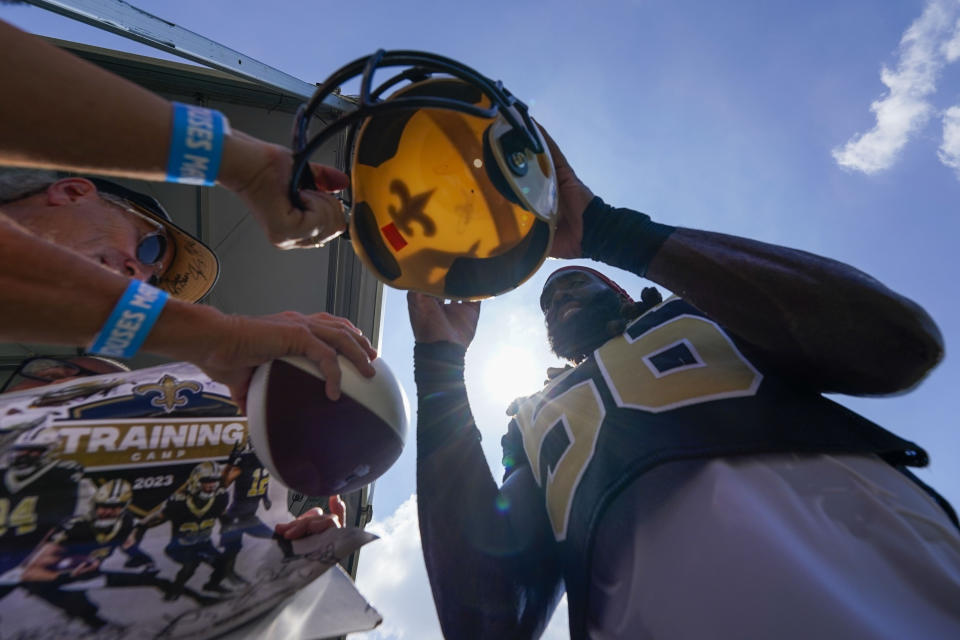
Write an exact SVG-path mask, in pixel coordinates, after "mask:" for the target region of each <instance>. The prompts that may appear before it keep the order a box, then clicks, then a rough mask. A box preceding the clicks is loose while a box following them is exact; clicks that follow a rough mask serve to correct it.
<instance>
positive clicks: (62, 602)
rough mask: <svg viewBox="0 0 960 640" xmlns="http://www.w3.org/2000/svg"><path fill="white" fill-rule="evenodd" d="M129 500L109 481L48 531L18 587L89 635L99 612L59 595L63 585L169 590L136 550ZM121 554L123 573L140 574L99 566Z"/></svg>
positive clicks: (79, 596) (71, 593)
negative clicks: (97, 582)
mask: <svg viewBox="0 0 960 640" xmlns="http://www.w3.org/2000/svg"><path fill="white" fill-rule="evenodd" d="M132 500H133V489H132V487H131V486H130V483H129V482H127V481H126V480H123V479H114V480H108V481H107V482H105V483H104V484H102V485H101V486H100V487H99V488H98V489H97V490H96V492H95V493H94V495H93V499H92V502H91V507H90V511H89V512H88V513H87V514H85V515H83V516H76V517H73V518H70V519H69V520H67V521H66V522H63V523H61V525H60V526H58V527H57V528H56V529H54V530H53V532H52V533H51V535H50V536H49V537H48V538H47V540H46V542H44V544H43V545H42V546H41V547H40V548H39V549H38V550H37V552H36V553H34V554H33V555H32V556H31V557H30V560H29V561H28V562H27V564H26V567H25V568H24V570H23V574H22V576H21V580H22V583H21V586H23V587H24V588H25V589H27V591H29V592H30V593H31V594H33V595H35V596H38V597H41V598H43V599H44V600H46V601H47V602H49V603H50V604H52V605H54V606H56V607H58V608H60V609H62V610H63V611H64V613H66V614H67V615H68V616H70V617H71V618H77V619H79V620H82V621H83V622H85V623H86V624H87V625H88V626H89V627H90V628H91V629H100V628H101V627H103V626H105V625H107V624H108V621H107V620H104V619H103V618H101V617H100V615H99V608H98V607H97V606H96V605H95V604H94V603H93V602H91V601H90V599H89V598H88V597H87V595H86V593H84V591H82V590H78V589H75V588H73V589H63V588H62V587H63V586H64V585H67V584H71V583H75V582H83V581H89V580H93V579H95V578H99V577H103V578H104V584H105V585H106V586H107V587H145V586H146V587H155V588H157V589H159V590H161V591H163V592H164V593H165V594H167V593H171V592H172V591H173V589H174V585H173V583H172V582H171V581H170V580H166V579H164V578H160V577H158V576H157V569H156V568H155V566H154V562H153V559H152V558H151V557H150V556H149V555H148V554H146V553H144V552H143V551H142V550H140V549H139V547H138V546H137V540H136V538H135V536H133V535H132V534H133V531H134V527H135V524H136V522H135V518H134V516H133V514H131V513H130V512H129V511H128V510H127V507H128V506H129V505H130V502H131V501H132ZM118 548H119V549H120V550H121V551H122V552H123V553H124V554H126V556H127V559H126V561H125V562H124V565H123V566H124V567H125V568H130V569H136V568H139V569H140V570H139V571H137V572H133V571H107V570H104V569H103V568H102V565H103V562H104V561H105V560H106V559H107V558H109V557H110V556H111V555H112V554H113V552H114V550H115V549H118ZM185 592H186V593H187V594H188V595H190V596H191V597H192V598H194V599H195V600H197V602H199V603H200V604H207V603H210V602H213V601H214V599H213V598H207V597H204V596H201V595H199V594H196V593H194V592H193V591H191V590H189V589H187V590H185Z"/></svg>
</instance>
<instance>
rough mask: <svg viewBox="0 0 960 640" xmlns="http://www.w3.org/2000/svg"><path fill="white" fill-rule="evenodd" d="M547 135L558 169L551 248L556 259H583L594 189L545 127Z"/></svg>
mask: <svg viewBox="0 0 960 640" xmlns="http://www.w3.org/2000/svg"><path fill="white" fill-rule="evenodd" d="M540 132H541V133H542V134H543V138H544V139H545V140H546V141H547V146H548V147H549V148H550V155H551V156H553V166H554V168H555V169H556V171H557V198H558V200H559V202H558V205H557V206H558V209H557V231H556V233H555V234H554V236H553V246H551V248H550V257H552V258H580V257H582V256H583V251H582V250H581V248H580V242H581V240H582V239H583V212H584V210H585V209H586V208H587V205H588V204H590V201H591V200H592V199H593V192H592V191H590V189H589V188H588V187H587V185H585V184H583V183H582V182H581V181H580V178H578V177H577V174H575V173H574V172H573V169H571V168H570V165H569V164H568V163H567V159H566V157H564V155H563V152H562V151H560V148H559V147H558V146H557V143H556V142H554V141H553V138H551V137H550V134H548V133H547V132H546V131H545V130H544V129H543V127H541V128H540Z"/></svg>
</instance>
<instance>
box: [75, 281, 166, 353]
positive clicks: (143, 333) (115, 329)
mask: <svg viewBox="0 0 960 640" xmlns="http://www.w3.org/2000/svg"><path fill="white" fill-rule="evenodd" d="M168 297H169V296H168V294H167V292H166V291H161V290H160V289H157V288H155V287H151V286H150V285H148V284H147V283H146V282H140V281H139V280H131V281H130V285H129V286H127V290H126V291H124V292H123V295H122V296H121V297H120V300H119V301H118V302H117V306H115V307H114V308H113V311H112V312H111V313H110V317H109V318H107V321H106V322H105V323H104V324H103V328H102V329H100V333H98V334H97V336H96V337H95V338H94V339H93V344H92V345H91V346H90V353H93V354H96V355H100V356H110V357H114V358H132V357H133V356H134V354H136V353H137V351H139V350H140V345H142V344H143V341H144V340H146V339H147V335H148V334H149V333H150V330H151V329H153V325H154V323H156V321H157V318H159V317H160V312H161V311H162V310H163V306H164V305H165V304H166V303H167V298H168Z"/></svg>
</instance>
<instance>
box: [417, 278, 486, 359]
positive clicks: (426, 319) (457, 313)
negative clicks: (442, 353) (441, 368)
mask: <svg viewBox="0 0 960 640" xmlns="http://www.w3.org/2000/svg"><path fill="white" fill-rule="evenodd" d="M407 310H408V312H409V314H410V326H411V327H413V337H414V338H415V339H416V341H417V342H422V343H427V342H454V343H456V344H459V345H462V346H463V347H464V348H466V347H469V346H470V343H471V342H472V341H473V336H474V335H475V334H476V333H477V320H478V319H479V318H480V303H479V302H444V301H443V300H441V299H440V298H435V297H433V296H431V295H427V294H425V293H416V292H413V291H410V292H409V293H407Z"/></svg>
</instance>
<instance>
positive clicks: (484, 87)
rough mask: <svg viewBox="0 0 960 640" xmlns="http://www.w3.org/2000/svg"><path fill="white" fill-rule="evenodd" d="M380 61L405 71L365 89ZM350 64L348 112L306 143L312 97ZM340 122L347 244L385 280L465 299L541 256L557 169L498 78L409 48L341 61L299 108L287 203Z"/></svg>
mask: <svg viewBox="0 0 960 640" xmlns="http://www.w3.org/2000/svg"><path fill="white" fill-rule="evenodd" d="M391 66H393V67H396V66H405V67H408V69H407V70H406V71H403V72H401V73H398V74H396V75H394V76H393V77H391V78H390V79H389V80H387V81H386V82H384V83H382V84H381V85H380V86H379V87H377V88H376V89H375V90H371V83H372V76H373V73H374V71H375V70H376V69H377V68H381V67H391ZM361 72H362V80H361V93H360V106H359V107H358V109H357V111H355V112H351V113H348V114H346V115H344V116H342V117H341V118H340V119H338V120H336V121H334V122H332V123H330V124H329V125H327V126H326V127H325V128H324V129H323V130H322V131H321V132H320V133H318V134H317V135H316V136H314V137H313V138H311V139H310V140H307V127H308V124H309V120H310V117H311V116H312V115H313V113H314V111H315V110H316V109H317V107H318V105H320V104H321V102H322V100H323V98H324V97H326V95H328V94H329V93H330V92H331V91H332V90H333V88H335V87H337V86H339V85H340V84H341V83H342V82H343V81H345V80H347V79H349V78H352V77H354V76H356V75H360V73H361ZM435 74H442V75H440V76H436V75H435ZM405 81H406V82H409V84H407V85H405V86H403V87H402V88H400V89H399V90H397V91H395V92H394V93H393V94H392V95H390V96H389V97H388V98H386V99H381V97H380V96H381V95H382V94H383V93H384V92H385V91H387V90H388V89H391V88H393V87H395V86H396V85H398V84H400V83H401V82H405ZM347 127H349V129H348V148H349V149H350V164H349V166H350V183H351V190H350V204H351V205H352V206H351V211H350V214H349V233H350V240H351V242H352V244H353V247H354V250H355V251H356V253H357V255H358V256H359V257H360V259H361V260H362V261H363V262H364V264H366V266H367V267H368V268H369V269H370V270H371V271H372V272H373V273H374V274H375V275H376V276H377V277H378V278H379V279H380V280H382V281H383V282H384V283H386V284H388V285H390V286H392V287H395V288H397V289H411V290H414V291H420V292H424V293H430V294H433V295H435V296H438V297H442V298H448V299H461V300H471V299H474V300H475V299H481V298H487V297H490V296H493V295H497V294H499V293H503V292H504V291H509V290H510V289H513V288H514V287H516V286H518V285H519V284H521V283H522V282H523V281H524V280H526V279H527V278H529V277H530V276H531V275H532V274H533V273H534V272H535V271H536V270H537V268H538V267H539V266H540V265H541V264H542V263H543V261H544V259H545V258H546V256H547V254H548V252H549V250H550V245H551V243H552V241H553V234H554V229H555V220H556V209H557V181H556V173H555V171H554V167H553V161H552V159H551V157H550V152H549V150H548V149H547V145H546V143H545V141H544V139H543V136H542V135H541V133H540V131H539V129H538V128H537V126H536V124H534V122H533V120H532V119H531V118H530V116H529V114H528V113H527V107H526V105H524V104H523V103H522V102H520V101H518V100H517V99H516V98H514V97H513V96H512V95H511V94H510V93H509V92H508V91H507V90H506V89H504V88H503V86H502V85H501V84H500V83H499V82H492V81H490V80H489V79H487V78H485V77H483V76H481V75H480V74H479V73H477V72H476V71H473V70H472V69H470V68H468V67H465V66H464V65H461V64H460V63H457V62H455V61H453V60H449V59H447V58H442V57H440V56H436V55H433V54H428V53H422V52H416V51H394V52H383V51H379V52H377V53H376V54H374V55H373V56H370V57H368V58H362V59H360V60H357V61H355V62H353V63H351V64H350V65H347V66H346V67H344V68H343V69H341V70H340V71H338V72H336V73H335V74H334V75H332V76H331V77H330V78H329V79H328V80H327V82H325V83H324V84H323V85H321V87H320V88H319V89H318V91H317V94H315V95H314V96H313V98H312V99H311V101H310V103H309V104H307V105H305V106H304V107H303V108H301V111H300V113H299V114H298V117H297V125H296V127H295V134H294V148H295V149H296V153H295V156H294V157H295V168H294V180H293V182H292V184H291V194H290V195H291V199H292V200H293V201H294V203H295V204H296V203H297V200H298V197H299V196H298V194H297V187H298V186H301V187H302V186H303V183H302V182H300V181H301V180H302V179H303V178H302V176H309V172H308V171H307V172H305V171H304V167H305V165H306V162H307V161H308V159H309V156H310V155H311V154H312V153H313V151H315V150H316V149H317V148H318V147H319V146H320V144H322V142H323V141H325V140H327V139H329V137H330V136H331V135H332V134H333V133H335V132H336V131H339V130H341V129H343V128H347Z"/></svg>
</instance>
